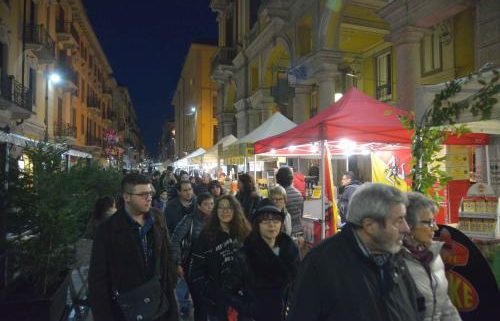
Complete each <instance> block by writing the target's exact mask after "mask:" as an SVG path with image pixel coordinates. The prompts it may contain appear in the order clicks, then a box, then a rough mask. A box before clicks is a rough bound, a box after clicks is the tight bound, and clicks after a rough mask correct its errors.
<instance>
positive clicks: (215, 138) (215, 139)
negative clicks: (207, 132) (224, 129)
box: [212, 125, 219, 145]
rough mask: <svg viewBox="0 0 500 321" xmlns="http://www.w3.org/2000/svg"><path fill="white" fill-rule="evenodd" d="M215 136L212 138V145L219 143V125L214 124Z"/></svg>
mask: <svg viewBox="0 0 500 321" xmlns="http://www.w3.org/2000/svg"><path fill="white" fill-rule="evenodd" d="M213 130H214V136H213V137H214V138H213V139H212V145H215V144H216V143H217V136H218V135H219V131H218V130H219V129H218V128H217V125H214V129H213Z"/></svg>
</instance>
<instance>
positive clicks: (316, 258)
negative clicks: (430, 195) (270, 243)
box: [287, 184, 425, 321]
mask: <svg viewBox="0 0 500 321" xmlns="http://www.w3.org/2000/svg"><path fill="white" fill-rule="evenodd" d="M407 202H408V200H407V197H406V195H405V194H404V193H403V192H401V191H399V190H398V189H396V188H394V187H392V186H388V185H383V184H364V185H361V186H360V187H359V188H358V189H357V190H356V192H354V194H353V196H352V198H351V202H350V205H349V216H348V217H347V222H348V223H347V224H346V226H345V227H344V229H343V230H342V231H341V232H340V233H337V234H336V235H335V236H333V237H331V238H329V239H327V240H325V241H324V242H323V243H321V244H320V245H318V246H317V247H315V248H313V249H312V250H311V251H310V252H309V253H308V254H307V255H306V257H305V258H304V260H303V261H302V264H301V266H300V267H299V274H298V276H297V278H296V279H295V284H294V290H293V292H294V295H293V299H292V308H291V311H290V315H289V317H288V319H287V320H288V321H303V320H308V321H320V320H321V321H322V320H329V321H337V320H339V321H347V320H349V321H367V320H370V321H396V320H405V321H417V320H420V313H421V312H422V311H423V309H425V308H424V307H422V305H421V302H422V299H423V298H422V297H421V295H420V294H419V293H418V291H417V290H416V286H415V283H414V281H413V280H412V278H411V276H410V275H409V273H408V270H407V268H406V266H405V264H404V261H403V259H402V257H401V256H400V254H399V251H400V250H401V248H402V245H403V237H404V236H405V235H406V234H408V233H409V232H410V230H409V227H408V223H407V222H406V204H407Z"/></svg>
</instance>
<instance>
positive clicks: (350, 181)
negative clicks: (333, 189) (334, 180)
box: [338, 171, 361, 224]
mask: <svg viewBox="0 0 500 321" xmlns="http://www.w3.org/2000/svg"><path fill="white" fill-rule="evenodd" d="M341 185H342V188H343V192H342V194H341V195H340V199H339V204H338V208H339V215H340V222H341V224H345V223H346V222H347V221H346V219H347V216H348V215H349V213H348V210H349V200H350V199H351V197H352V194H354V192H355V191H356V190H357V189H358V187H359V186H360V185H361V183H360V182H359V181H358V180H356V179H355V177H354V173H353V172H351V171H348V172H345V173H344V175H342V182H341Z"/></svg>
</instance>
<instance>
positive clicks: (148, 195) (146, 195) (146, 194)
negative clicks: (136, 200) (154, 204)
mask: <svg viewBox="0 0 500 321" xmlns="http://www.w3.org/2000/svg"><path fill="white" fill-rule="evenodd" d="M127 194H129V195H135V196H139V197H140V198H142V199H145V200H147V199H148V198H153V196H155V192H152V191H151V192H142V193H128V192H127Z"/></svg>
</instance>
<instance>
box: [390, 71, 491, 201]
mask: <svg viewBox="0 0 500 321" xmlns="http://www.w3.org/2000/svg"><path fill="white" fill-rule="evenodd" d="M492 72H493V77H492V78H491V79H490V80H489V81H485V80H484V77H483V71H480V72H479V73H478V74H476V75H470V76H469V77H467V78H464V79H458V80H453V81H451V82H449V83H447V84H446V86H445V88H444V89H443V90H442V91H441V92H439V93H438V94H436V96H435V97H434V100H433V102H432V105H431V106H430V108H428V109H427V110H426V112H425V113H424V115H423V117H422V119H421V120H420V121H418V122H417V121H416V120H415V118H414V115H411V116H409V117H401V118H400V120H401V122H402V123H403V126H404V127H405V128H407V129H408V130H411V131H413V133H414V134H413V137H412V156H413V164H412V165H413V167H412V170H411V172H410V176H411V178H412V182H413V183H412V189H413V190H414V191H419V192H421V193H424V194H426V195H428V196H429V197H432V198H433V199H435V200H437V201H438V200H440V197H439V196H438V193H439V190H441V189H442V188H444V187H445V186H446V183H447V182H448V181H449V180H450V179H451V178H450V177H449V176H448V175H447V173H446V172H444V171H443V170H441V169H440V166H439V162H441V161H443V160H444V158H443V157H439V156H438V155H439V153H440V152H441V150H442V148H443V144H444V142H445V141H446V139H447V138H448V136H449V135H458V136H460V135H462V134H464V133H467V132H470V130H469V129H468V128H467V126H465V125H458V124H456V122H457V120H458V118H459V117H460V115H461V114H462V113H463V112H466V111H468V112H470V113H472V114H473V115H474V116H477V115H480V116H481V117H480V118H481V120H485V119H489V118H490V117H491V111H492V108H493V106H494V105H495V104H496V103H497V99H496V98H495V97H494V96H495V95H497V94H498V93H500V84H498V80H499V72H498V71H497V70H492ZM474 76H475V77H474ZM474 79H476V80H477V81H478V83H479V84H480V85H481V86H482V87H481V88H480V89H479V90H478V91H477V92H476V93H475V94H473V95H471V96H470V97H468V98H467V99H464V100H462V101H458V102H457V101H452V100H451V99H452V98H453V97H454V96H455V95H456V94H457V93H459V92H460V91H461V90H462V87H463V86H464V85H465V84H467V83H469V82H470V81H472V80H474Z"/></svg>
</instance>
